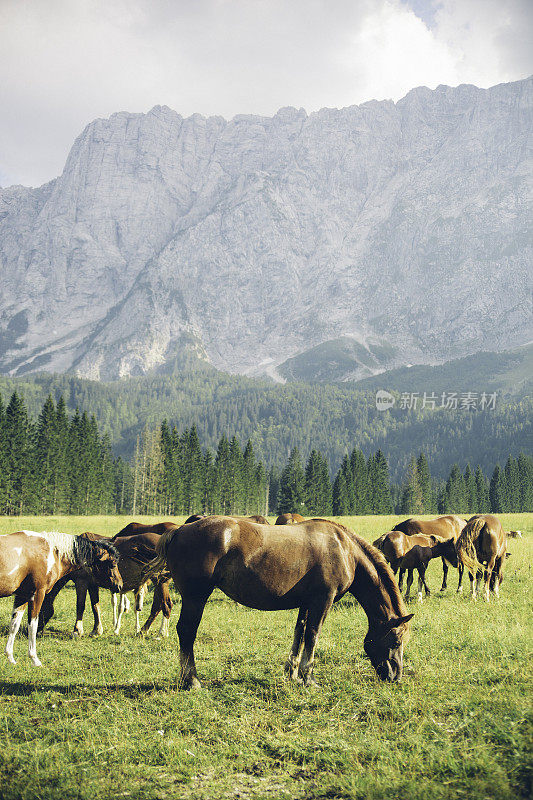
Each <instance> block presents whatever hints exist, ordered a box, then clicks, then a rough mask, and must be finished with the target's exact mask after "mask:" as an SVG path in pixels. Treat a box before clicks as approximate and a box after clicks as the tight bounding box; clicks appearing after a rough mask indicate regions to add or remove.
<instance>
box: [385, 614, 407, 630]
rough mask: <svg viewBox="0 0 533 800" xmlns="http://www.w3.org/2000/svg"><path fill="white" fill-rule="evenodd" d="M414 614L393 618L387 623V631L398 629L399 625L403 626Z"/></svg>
mask: <svg viewBox="0 0 533 800" xmlns="http://www.w3.org/2000/svg"><path fill="white" fill-rule="evenodd" d="M413 617H414V614H407V616H405V617H393V618H392V619H390V620H389V621H388V622H387V630H388V631H391V630H392V629H393V628H399V627H400V625H404V624H405V623H406V622H409V620H411V619H413Z"/></svg>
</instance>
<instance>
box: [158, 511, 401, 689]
mask: <svg viewBox="0 0 533 800" xmlns="http://www.w3.org/2000/svg"><path fill="white" fill-rule="evenodd" d="M157 551H158V557H157V558H156V559H155V560H154V562H153V563H152V564H151V565H149V570H148V573H147V574H148V575H150V574H151V573H153V572H157V571H159V570H161V569H162V568H163V567H165V566H168V568H169V569H170V572H171V575H172V577H173V579H174V584H175V586H176V588H177V589H178V591H179V592H180V594H181V599H182V606H181V614H180V618H179V621H178V624H177V626H176V630H177V633H178V638H179V644H180V663H181V675H180V685H181V686H182V687H183V688H188V689H193V688H198V687H200V682H199V680H198V675H197V673H196V666H195V662H194V649H193V648H194V641H195V639H196V633H197V631H198V626H199V624H200V620H201V618H202V614H203V611H204V608H205V604H206V602H207V600H208V598H209V596H210V595H211V593H212V591H213V590H214V589H215V588H219V589H221V590H222V591H223V592H224V593H225V594H227V595H228V597H230V598H231V599H233V600H235V601H237V602H239V603H242V604H243V605H245V606H248V607H250V608H257V609H261V610H265V611H275V610H281V609H290V608H298V609H299V611H298V619H297V622H296V628H295V632H294V641H293V645H292V650H291V653H290V655H289V659H288V661H287V663H286V665H285V671H286V673H287V674H288V676H289V678H291V679H296V678H298V677H299V678H301V679H302V681H303V683H304V684H306V685H309V684H313V683H314V679H313V664H314V655H315V647H316V642H317V638H318V635H319V633H320V630H321V627H322V624H323V622H324V620H325V618H326V616H327V613H328V611H329V610H330V608H331V606H332V605H333V603H335V602H337V601H338V600H340V598H341V597H343V595H344V594H346V592H351V593H352V594H353V595H354V596H355V597H356V598H357V600H358V601H359V603H360V604H361V606H362V607H363V609H364V610H365V612H366V615H367V617H368V623H369V628H368V633H367V634H366V637H365V640H364V648H365V651H366V653H367V655H368V656H369V658H370V660H371V662H372V665H373V667H374V669H375V670H376V672H377V674H378V676H379V677H380V678H381V679H382V680H388V681H398V680H400V678H401V677H402V671H403V645H404V639H405V638H406V634H407V631H408V624H407V623H408V622H409V620H410V619H411V618H412V616H413V614H407V613H406V608H405V605H404V602H403V599H402V596H401V595H400V592H399V591H398V587H397V585H396V581H395V580H394V576H393V574H392V572H391V570H390V568H389V566H388V564H387V563H386V562H385V560H384V559H383V557H382V555H381V554H380V553H379V552H378V551H377V550H376V549H375V548H373V547H372V546H371V545H370V544H368V543H367V542H366V541H365V540H364V539H362V538H361V537H360V536H357V534H355V533H352V532H351V531H349V530H348V529H347V528H344V527H343V526H342V525H339V524H338V523H335V522H331V521H329V520H323V519H311V520H307V521H306V522H302V523H300V524H298V525H292V526H291V528H290V530H288V531H280V530H279V529H277V528H276V527H275V526H271V525H269V526H267V525H259V524H257V523H254V522H249V521H247V520H236V519H234V518H233V517H218V516H212V517H206V518H205V519H202V520H199V521H198V522H193V523H191V524H190V525H183V526H182V527H181V528H180V529H179V530H177V531H169V532H168V533H165V534H163V536H162V537H161V539H160V540H159V544H158V545H157Z"/></svg>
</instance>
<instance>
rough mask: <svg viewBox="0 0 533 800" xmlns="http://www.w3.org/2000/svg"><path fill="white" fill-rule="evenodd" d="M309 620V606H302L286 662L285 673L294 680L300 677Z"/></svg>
mask: <svg viewBox="0 0 533 800" xmlns="http://www.w3.org/2000/svg"><path fill="white" fill-rule="evenodd" d="M306 620H307V608H303V607H302V608H300V610H299V611H298V618H297V620H296V627H295V628H294V639H293V641H292V649H291V652H290V654H289V657H288V659H287V661H286V662H285V673H286V674H287V675H288V677H289V678H290V679H291V680H292V681H293V680H295V679H296V678H297V677H298V667H299V665H300V660H301V658H302V651H303V646H304V633H305V622H306Z"/></svg>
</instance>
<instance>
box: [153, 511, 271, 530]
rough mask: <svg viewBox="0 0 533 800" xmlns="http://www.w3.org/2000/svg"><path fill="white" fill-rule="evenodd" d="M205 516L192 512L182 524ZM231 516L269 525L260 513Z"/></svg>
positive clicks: (196, 520)
mask: <svg viewBox="0 0 533 800" xmlns="http://www.w3.org/2000/svg"><path fill="white" fill-rule="evenodd" d="M206 516H207V514H193V515H192V516H190V517H188V518H187V519H186V520H185V522H184V523H183V524H184V525H188V524H189V522H198V520H199V519H205V518H206ZM231 516H232V517H234V519H249V520H251V521H252V522H260V523H261V524H262V525H270V522H269V521H268V520H267V518H266V517H262V516H261V514H254V515H253V516H251V517H239V516H237V515H236V514H232V515H231ZM161 533H163V531H161Z"/></svg>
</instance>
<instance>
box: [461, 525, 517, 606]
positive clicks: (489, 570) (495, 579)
mask: <svg viewBox="0 0 533 800" xmlns="http://www.w3.org/2000/svg"><path fill="white" fill-rule="evenodd" d="M455 546H456V549H457V558H458V559H459V561H460V562H462V563H463V564H464V566H465V567H466V568H467V569H468V574H469V576H470V586H471V589H472V599H473V600H475V599H476V598H477V593H478V591H479V587H480V584H481V578H482V577H483V572H485V585H484V588H483V598H484V600H488V599H489V591H492V592H494V594H495V595H496V597H499V595H500V584H501V583H502V581H503V565H504V564H505V558H506V553H507V536H506V535H505V531H504V530H503V528H502V526H501V523H500V520H499V519H498V517H495V516H494V515H493V514H476V515H475V516H474V517H471V518H470V519H469V520H468V522H467V524H466V526H465V528H464V529H463V531H462V533H461V535H460V536H459V538H458V540H457V542H456V545H455ZM474 578H475V580H474Z"/></svg>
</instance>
